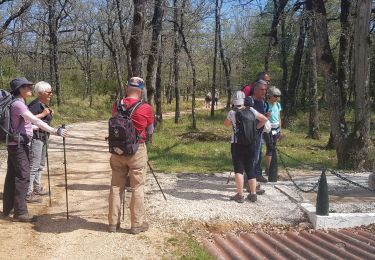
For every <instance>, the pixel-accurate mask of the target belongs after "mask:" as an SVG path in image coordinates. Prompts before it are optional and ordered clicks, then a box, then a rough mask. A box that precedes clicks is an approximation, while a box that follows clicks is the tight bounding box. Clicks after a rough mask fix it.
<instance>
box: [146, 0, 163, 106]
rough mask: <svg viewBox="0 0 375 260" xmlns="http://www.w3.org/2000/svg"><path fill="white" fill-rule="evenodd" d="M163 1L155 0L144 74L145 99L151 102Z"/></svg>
mask: <svg viewBox="0 0 375 260" xmlns="http://www.w3.org/2000/svg"><path fill="white" fill-rule="evenodd" d="M163 5H164V1H163V0H155V6H154V16H153V18H152V21H151V26H152V39H151V47H150V55H149V56H148V62H147V76H146V87H147V100H149V102H150V103H151V101H152V100H153V95H154V91H155V78H156V69H157V68H156V66H157V58H158V57H159V51H160V46H159V45H160V44H159V43H160V34H161V30H162V26H163V16H164V9H163Z"/></svg>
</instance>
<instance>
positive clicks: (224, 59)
mask: <svg viewBox="0 0 375 260" xmlns="http://www.w3.org/2000/svg"><path fill="white" fill-rule="evenodd" d="M222 4H223V1H222V0H221V1H220V3H219V12H220V13H221V7H222ZM220 13H219V17H221V15H220ZM220 20H221V19H219V28H218V40H219V49H220V57H221V62H222V64H223V68H224V77H225V89H226V92H227V96H228V97H227V105H226V108H227V109H229V108H230V99H231V95H232V90H231V87H230V63H229V60H227V57H226V56H225V53H224V47H223V41H222V37H221V21H220ZM228 100H229V102H228Z"/></svg>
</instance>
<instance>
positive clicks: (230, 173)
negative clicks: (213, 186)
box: [227, 172, 232, 184]
mask: <svg viewBox="0 0 375 260" xmlns="http://www.w3.org/2000/svg"><path fill="white" fill-rule="evenodd" d="M231 175H232V172H229V176H228V179H227V184H228V183H229V181H230V176H231Z"/></svg>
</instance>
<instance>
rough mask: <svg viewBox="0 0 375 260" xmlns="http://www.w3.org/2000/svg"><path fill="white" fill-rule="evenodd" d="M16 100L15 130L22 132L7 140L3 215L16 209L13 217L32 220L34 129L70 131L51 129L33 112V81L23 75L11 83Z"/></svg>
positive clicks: (52, 131) (13, 110)
mask: <svg viewBox="0 0 375 260" xmlns="http://www.w3.org/2000/svg"><path fill="white" fill-rule="evenodd" d="M10 87H11V89H12V94H13V95H14V97H15V99H14V101H13V103H12V104H11V108H10V113H11V125H12V128H13V130H12V132H13V133H19V135H20V136H21V138H20V139H18V140H16V139H14V138H11V139H13V140H9V142H8V147H7V148H8V168H7V174H6V177H5V183H4V195H3V217H5V218H8V217H9V215H10V212H11V211H12V209H14V215H13V220H14V221H19V222H32V221H35V220H36V217H34V216H32V215H31V214H29V212H28V209H27V205H26V193H27V190H28V188H29V183H30V157H29V152H30V142H31V140H32V137H33V129H37V128H39V129H42V130H44V131H46V132H48V133H52V134H56V135H58V136H66V134H67V131H66V130H65V129H63V128H61V127H59V128H52V127H50V126H49V125H48V124H47V123H45V122H43V121H42V120H40V119H39V118H37V117H36V116H35V115H33V114H32V113H31V112H30V110H29V109H28V107H27V106H26V104H25V100H26V99H27V98H29V97H31V96H32V90H33V83H32V82H30V81H28V80H27V79H26V78H23V77H20V78H16V79H14V80H12V81H11V82H10Z"/></svg>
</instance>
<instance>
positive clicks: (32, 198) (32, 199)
mask: <svg viewBox="0 0 375 260" xmlns="http://www.w3.org/2000/svg"><path fill="white" fill-rule="evenodd" d="M26 202H27V203H33V204H37V203H42V200H41V199H40V198H37V197H36V196H35V195H34V193H31V194H27V195H26Z"/></svg>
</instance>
